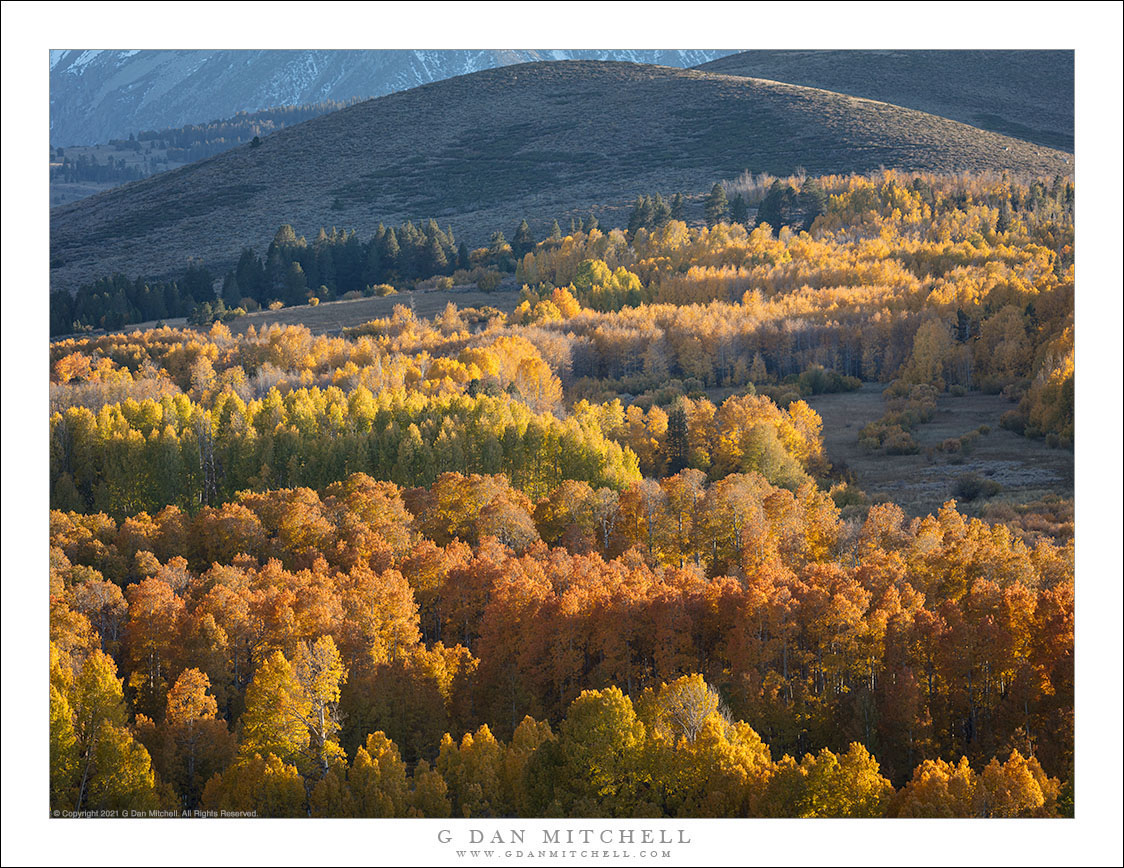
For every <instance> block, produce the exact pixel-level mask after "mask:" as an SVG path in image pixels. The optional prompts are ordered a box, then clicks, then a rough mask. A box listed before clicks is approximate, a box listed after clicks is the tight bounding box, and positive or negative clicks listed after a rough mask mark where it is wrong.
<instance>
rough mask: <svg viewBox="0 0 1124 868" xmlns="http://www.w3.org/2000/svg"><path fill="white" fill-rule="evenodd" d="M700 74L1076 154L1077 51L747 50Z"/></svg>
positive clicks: (718, 62) (709, 67)
mask: <svg viewBox="0 0 1124 868" xmlns="http://www.w3.org/2000/svg"><path fill="white" fill-rule="evenodd" d="M698 68H699V69H702V70H706V71H707V72H713V73H721V74H725V75H742V76H748V77H752V78H765V79H773V80H776V81H784V82H789V83H790V84H799V85H804V86H807V87H819V88H824V89H825V90H831V91H838V92H839V93H846V94H850V95H852V96H859V97H865V98H867V99H876V100H881V101H883V102H889V103H893V104H894V105H900V106H908V107H909V108H914V109H918V110H920V111H924V112H928V113H930V114H935V115H940V116H941V117H946V118H952V119H953V120H957V121H960V122H962V123H966V124H971V125H972V126H976V127H980V128H982V129H985V130H991V131H992V132H996V133H1002V134H1004V135H1008V136H1013V137H1015V138H1019V139H1026V140H1027V141H1030V142H1036V143H1038V144H1040V145H1047V146H1049V147H1053V148H1061V149H1063V150H1067V151H1072V150H1073V52H1072V51H966V50H959V51H888V50H882V51H743V52H741V53H739V54H733V55H730V56H729V57H722V58H719V59H718V60H715V61H712V62H710V63H706V64H703V65H701V66H700V67H698Z"/></svg>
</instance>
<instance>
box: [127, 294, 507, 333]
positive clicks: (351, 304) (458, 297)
mask: <svg viewBox="0 0 1124 868" xmlns="http://www.w3.org/2000/svg"><path fill="white" fill-rule="evenodd" d="M449 302H453V303H454V304H455V305H456V306H457V307H458V308H460V309H461V310H464V309H465V308H470V307H475V308H483V307H494V308H495V309H496V310H499V311H502V312H503V313H511V312H512V311H513V310H515V306H516V305H517V304H518V303H519V291H518V290H517V289H514V288H513V285H512V284H511V283H510V282H508V283H507V284H501V285H500V288H499V289H497V290H496V291H495V292H480V291H479V290H477V289H476V288H475V287H462V288H454V289H452V290H448V291H442V290H416V291H414V292H402V293H399V294H398V295H388V296H386V297H383V298H379V297H374V298H356V299H349V300H347V301H329V302H323V303H321V304H319V305H317V306H316V307H310V306H309V305H307V304H304V305H297V306H295V307H284V308H281V309H280V310H259V311H256V312H254V313H248V314H246V315H245V316H242V317H238V318H237V319H234V320H231V321H230V322H229V323H227V325H228V326H229V328H230V330H231V331H233V332H243V331H245V330H246V329H248V328H249V327H250V326H253V327H254V328H256V329H259V330H260V329H262V328H268V327H269V326H271V325H274V324H277V325H303V326H307V327H308V329H309V330H310V331H311V332H312V333H313V334H318V335H320V334H323V335H335V334H339V333H340V332H341V331H342V330H343V329H345V328H351V327H353V326H357V325H362V324H363V323H366V322H370V321H371V320H373V319H381V318H382V317H387V316H390V314H391V313H393V312H394V308H395V307H397V306H398V305H400V304H401V305H405V306H406V307H408V308H410V309H411V310H413V312H414V314H415V315H417V316H418V317H419V318H422V317H424V318H427V319H432V318H433V317H434V316H436V315H437V314H439V313H441V311H443V310H444V309H445V306H446V305H447V304H448V303H449ZM164 323H165V325H169V326H179V327H183V326H184V325H186V323H187V321H186V320H185V319H183V318H182V317H179V318H176V319H168V320H164ZM155 326H156V323H155V322H145V323H137V324H136V325H129V326H126V327H124V328H122V329H120V331H122V332H133V331H144V330H145V329H149V328H154V327H155Z"/></svg>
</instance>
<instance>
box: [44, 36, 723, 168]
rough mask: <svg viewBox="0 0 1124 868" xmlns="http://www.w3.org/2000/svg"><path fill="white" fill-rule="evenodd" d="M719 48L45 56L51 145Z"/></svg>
mask: <svg viewBox="0 0 1124 868" xmlns="http://www.w3.org/2000/svg"><path fill="white" fill-rule="evenodd" d="M728 53H729V51H722V50H701V49H700V50H693V49H692V50H657V49H636V50H629V49H624V50H594V49H578V50H566V49H556V50H530V49H528V50H524V49H520V50H469V49H452V50H432V51H423V50H390V49H380V50H368V51H345V50H335V51H329V50H324V51H298V50H278V49H264V50H236V51H187V50H153V51H137V50H130V51H114V50H90V51H82V50H53V51H51V56H50V63H51V72H50V99H51V137H50V141H51V144H52V145H53V146H69V145H92V144H99V143H103V142H108V141H109V140H111V139H115V138H127V137H128V136H129V134H130V133H139V132H141V131H142V130H156V129H163V128H168V127H180V126H184V125H185V124H193V123H205V122H207V121H212V120H217V119H220V118H226V117H231V116H233V115H235V114H237V113H238V112H242V111H248V112H253V111H258V110H260V109H266V108H274V107H277V106H285V105H304V104H308V103H317V102H322V101H324V100H335V101H341V102H346V101H349V100H352V99H356V98H360V99H368V98H370V97H376V96H383V95H385V94H388V93H394V92H396V91H400V90H406V89H408V88H411V87H416V86H418V85H421V84H428V83H431V82H434V81H440V80H442V79H446V78H452V77H453V76H457V75H464V74H466V73H470V72H477V71H480V70H484V69H492V68H495V67H499V66H509V65H512V64H517V63H526V62H529V61H539V60H624V61H631V62H634V63H655V64H661V65H664V66H676V67H689V66H696V65H698V64H700V63H705V62H706V61H709V60H714V59H715V58H718V57H720V56H722V55H723V54H728Z"/></svg>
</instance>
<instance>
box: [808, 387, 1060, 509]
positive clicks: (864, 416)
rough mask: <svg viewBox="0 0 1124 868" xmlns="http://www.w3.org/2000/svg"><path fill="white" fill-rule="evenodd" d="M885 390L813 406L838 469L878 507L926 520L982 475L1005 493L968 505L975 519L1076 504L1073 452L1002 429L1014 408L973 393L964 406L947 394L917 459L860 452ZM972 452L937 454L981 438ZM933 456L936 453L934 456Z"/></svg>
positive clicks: (925, 429)
mask: <svg viewBox="0 0 1124 868" xmlns="http://www.w3.org/2000/svg"><path fill="white" fill-rule="evenodd" d="M882 389H883V386H881V385H879V384H877V383H867V384H865V385H864V386H863V387H862V389H861V390H860V391H858V392H845V393H839V394H832V395H816V396H813V397H810V398H807V399H806V400H807V402H808V404H809V405H810V406H811V407H812V408H813V409H814V410H815V411H816V412H817V413H819V414H820V416H821V417H822V418H823V436H824V448H825V451H826V452H827V455H828V459H829V460H830V461H831V462H832V463H833V464H835V465H840V464H845V465H846V466H847V468H848V469H850V470H851V472H852V473H854V474H855V477H856V483H857V485H858V486H859V488H861V489H862V490H863V491H865V492H866V494H867V496H868V497H869V498H870V499H871V500H873V501H881V500H892V501H894V502H895V503H897V504H899V505H900V506H901V507H902V508H903V509H904V510H906V512H908V513H910V514H911V515H924V514H926V513H930V512H933V511H935V510H937V509H939V508H940V506H941V504H943V503H944V502H945V501H946V500H948V499H950V498H954V493H953V490H954V486H955V485H956V482H957V480H958V479H959V478H960V477H962V476H965V475H967V474H971V473H976V474H979V475H980V476H982V477H984V478H986V479H991V480H994V481H995V482H997V483H999V485H1001V486H1002V488H1001V490H1000V491H999V493H998V494H996V495H994V497H991V498H988V499H987V500H986V501H985V500H983V499H979V500H975V501H972V502H971V503H965V504H962V505H961V509H962V511H964V512H967V513H975V512H978V511H979V510H980V508H982V507H983V506H984V505H986V503H991V502H995V501H1008V502H1015V503H1029V502H1032V501H1035V500H1038V499H1039V498H1042V497H1045V496H1046V495H1049V494H1056V495H1059V496H1061V497H1073V451H1072V450H1066V449H1051V448H1050V447H1048V446H1047V445H1046V444H1045V443H1044V442H1043V441H1041V440H1030V439H1028V438H1026V437H1020V436H1019V435H1017V434H1014V433H1012V432H1011V431H1007V430H1005V429H1003V428H1000V427H999V417H1000V416H1002V415H1003V413H1005V412H1006V411H1007V410H1010V409H1011V408H1012V407H1013V406H1014V405H1012V404H1011V403H1009V402H1008V401H1007V400H1005V399H1004V398H1002V397H1001V396H999V395H986V394H984V393H982V392H969V393H968V394H967V395H965V396H963V397H961V398H956V397H953V396H951V395H949V394H947V393H943V394H941V395H940V396H939V397H938V399H937V413H936V416H935V417H934V418H933V421H932V422H929V423H927V424H924V425H920V426H918V427H917V428H915V429H914V430H913V437H914V439H915V440H916V441H917V442H918V444H920V446H921V452H920V453H919V454H917V455H885V454H883V453H880V452H876V453H872V452H869V451H867V450H866V449H865V448H864V447H862V446H860V445H859V438H858V435H859V431H860V430H861V429H862V428H863V426H864V425H866V424H867V423H868V422H872V421H874V420H875V419H878V418H879V417H880V416H882V414H883V413H884V412H885V405H884V402H883V400H882ZM981 425H987V426H989V427H990V429H991V430H990V432H989V433H988V434H986V435H983V436H980V437H978V438H976V440H975V441H974V444H973V445H972V447H971V448H970V450H969V451H968V452H966V453H965V452H960V453H954V454H948V453H943V452H940V451H936V449H935V447H937V446H938V445H939V444H940V443H942V442H943V441H944V440H946V439H948V438H956V437H960V436H962V435H964V434H967V433H969V432H971V431H977V430H978V429H979V428H980V426H981ZM930 449H932V450H934V451H933V452H932V453H931V455H930V454H927V453H929V451H930Z"/></svg>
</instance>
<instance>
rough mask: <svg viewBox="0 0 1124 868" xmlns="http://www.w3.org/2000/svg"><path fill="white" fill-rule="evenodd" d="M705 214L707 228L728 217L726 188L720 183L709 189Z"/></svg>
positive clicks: (728, 206)
mask: <svg viewBox="0 0 1124 868" xmlns="http://www.w3.org/2000/svg"><path fill="white" fill-rule="evenodd" d="M705 213H706V225H707V226H715V225H717V224H719V223H721V222H722V221H723V220H725V219H726V218H727V217H728V216H729V214H730V205H729V202H728V201H727V199H726V188H725V187H723V186H722V184H721V183H717V184H715V185H714V186H713V187H711V188H710V195H709V196H707V197H706V208H705Z"/></svg>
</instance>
